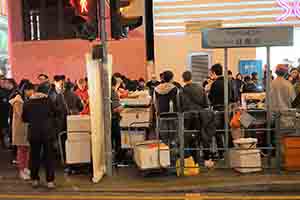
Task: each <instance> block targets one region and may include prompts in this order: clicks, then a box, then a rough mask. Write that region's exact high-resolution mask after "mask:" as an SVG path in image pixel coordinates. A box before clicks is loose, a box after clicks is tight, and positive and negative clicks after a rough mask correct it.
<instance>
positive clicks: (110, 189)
mask: <svg viewBox="0 0 300 200" xmlns="http://www.w3.org/2000/svg"><path fill="white" fill-rule="evenodd" d="M1 157H2V159H1V160H2V162H1V165H0V193H2V194H3V193H27V192H28V193H32V192H44V191H47V190H46V189H45V188H41V189H38V190H33V189H32V188H31V185H30V182H25V181H22V180H20V179H19V178H18V175H17V170H16V167H15V166H12V165H11V164H10V163H9V162H3V161H4V160H5V158H3V156H2V153H1ZM42 171H43V170H42ZM42 174H44V172H42ZM43 177H44V176H42V180H41V181H44V179H43ZM56 184H57V189H56V190H55V192H70V193H77V192H80V193H85V192H91V193H97V192H106V193H155V192H156V193H168V192H182V193H190V192H197V193H206V192H222V193H228V192H240V193H242V192H300V173H297V172H289V173H287V172H284V173H282V174H276V173H275V172H272V171H266V170H265V171H263V172H260V173H253V174H239V173H236V172H234V171H233V170H230V169H213V170H209V171H207V170H204V169H203V170H201V172H200V175H199V176H194V177H176V176H175V175H170V174H169V175H167V174H164V175H162V174H156V175H152V176H147V177H145V176H143V175H142V174H141V173H140V172H139V171H138V169H137V168H120V169H119V170H115V174H114V176H113V177H108V176H105V177H104V178H103V180H101V181H100V183H98V184H94V183H92V181H91V176H90V175H84V174H81V175H65V174H64V173H63V170H62V169H60V170H58V171H57V173H56Z"/></svg>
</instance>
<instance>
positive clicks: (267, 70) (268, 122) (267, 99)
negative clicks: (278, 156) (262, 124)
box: [266, 47, 272, 167]
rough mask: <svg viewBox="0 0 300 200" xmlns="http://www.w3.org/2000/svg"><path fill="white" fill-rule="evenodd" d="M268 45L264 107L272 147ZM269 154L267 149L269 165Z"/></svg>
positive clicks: (269, 163)
mask: <svg viewBox="0 0 300 200" xmlns="http://www.w3.org/2000/svg"><path fill="white" fill-rule="evenodd" d="M270 50H271V49H270V47H267V69H266V81H267V82H266V108H267V129H268V131H267V143H268V147H269V148H270V147H272V141H271V131H270V129H271V123H272V115H271V110H270V99H271V96H270V89H271V74H270V66H271V65H270V63H271V62H270V54H271V53H270ZM271 155H272V150H268V165H269V167H271V164H272V163H271V162H272V161H271Z"/></svg>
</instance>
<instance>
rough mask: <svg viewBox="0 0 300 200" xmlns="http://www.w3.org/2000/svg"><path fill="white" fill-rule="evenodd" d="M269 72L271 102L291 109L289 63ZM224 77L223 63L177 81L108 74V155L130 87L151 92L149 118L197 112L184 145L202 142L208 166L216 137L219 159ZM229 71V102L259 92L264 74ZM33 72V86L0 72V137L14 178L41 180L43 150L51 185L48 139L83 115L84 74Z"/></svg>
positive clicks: (293, 77)
mask: <svg viewBox="0 0 300 200" xmlns="http://www.w3.org/2000/svg"><path fill="white" fill-rule="evenodd" d="M275 72H276V75H277V78H276V79H275V80H273V82H272V84H271V105H272V106H273V107H274V108H277V109H278V108H280V109H288V108H292V107H293V104H295V100H297V98H296V97H297V96H298V95H299V94H300V75H299V71H298V69H291V70H290V71H288V66H286V65H278V66H277V68H276V71H275ZM223 75H224V73H223V67H222V65H220V64H215V65H213V66H212V67H211V68H210V73H209V77H208V78H207V80H206V81H204V82H203V84H202V85H201V84H198V83H194V82H193V77H192V72H190V71H185V72H184V73H183V74H182V76H181V78H182V83H183V84H182V85H181V84H180V83H178V82H176V81H174V74H173V72H172V71H165V72H163V73H161V74H160V80H158V79H157V78H156V76H155V75H153V76H152V77H151V80H149V81H145V79H143V78H140V79H139V80H130V79H129V78H127V77H126V76H124V75H122V74H120V73H115V74H114V75H113V77H112V80H111V86H112V88H111V89H112V90H111V108H112V143H113V149H114V152H115V159H116V160H117V161H119V160H122V159H123V156H124V154H123V153H122V150H121V128H120V120H121V112H122V111H123V109H124V107H123V105H121V103H120V99H121V98H135V97H134V96H132V95H133V94H132V93H131V92H133V91H142V90H148V91H149V95H150V96H151V97H152V103H153V104H152V109H153V112H152V113H154V116H153V119H155V118H158V117H159V118H168V117H174V115H173V114H174V113H176V112H199V113H192V114H190V115H187V116H186V118H185V122H184V126H185V128H186V129H189V130H199V134H192V135H191V136H189V137H187V138H186V145H187V146H189V147H199V145H200V142H201V144H202V145H203V147H204V148H205V149H206V150H204V151H203V153H204V160H205V166H207V167H212V166H213V164H214V162H213V159H215V158H214V156H215V155H213V154H212V153H211V152H210V151H209V150H207V149H209V147H210V145H211V142H212V137H213V136H215V137H216V142H217V146H218V148H219V151H218V154H217V156H218V159H223V158H224V155H223V154H224V139H223V137H224V135H223V134H222V133H218V134H216V129H224V114H223V113H222V112H223V111H224V76H223ZM228 77H229V82H228V84H229V85H228V94H229V103H236V104H239V103H240V101H241V94H242V93H249V92H260V91H263V90H264V88H265V87H264V85H265V81H264V80H265V78H264V79H263V80H262V81H260V80H259V78H258V74H257V73H256V72H253V73H252V74H251V76H245V77H243V76H242V75H241V74H237V75H236V76H235V77H233V75H232V73H231V72H230V71H229V72H228ZM37 78H38V84H33V83H32V82H31V81H30V80H26V79H24V80H22V81H21V82H20V83H19V84H17V83H16V82H15V81H14V80H13V79H7V78H4V77H1V78H0V112H1V115H0V136H1V142H2V145H3V147H4V148H13V149H14V151H13V152H14V155H13V156H14V160H15V163H16V164H17V167H18V172H19V176H20V178H22V179H24V180H29V179H31V180H32V184H33V186H34V187H38V186H39V185H40V177H39V169H40V166H41V163H42V159H41V153H42V152H43V154H44V159H45V167H46V181H47V186H48V187H49V188H54V187H55V184H54V180H55V167H54V166H55V164H54V161H55V145H54V144H55V142H56V139H57V135H58V134H59V133H61V132H63V131H66V130H67V116H68V115H80V114H81V115H88V114H89V113H90V108H89V94H88V84H87V83H88V80H87V78H82V79H80V80H78V81H75V83H72V82H71V81H70V80H69V79H66V77H65V76H64V75H56V76H54V77H53V80H52V81H50V79H49V77H48V76H47V75H46V74H40V75H39V76H38V77H37ZM299 102H300V99H299ZM296 103H297V102H296ZM297 106H299V104H297ZM206 108H212V109H206ZM212 110H213V112H212ZM203 111H205V112H203ZM216 113H217V114H216ZM218 113H219V114H218ZM168 123H169V124H155V120H153V124H154V126H155V125H159V126H165V127H167V129H172V128H173V129H177V128H178V127H176V124H174V121H172V120H170V121H169V122H168ZM160 128H162V127H160ZM200 130H202V131H200ZM172 137H173V138H172ZM161 139H162V140H174V141H176V139H177V138H176V137H175V136H174V134H173V136H170V134H167V135H164V134H163V133H162V134H161ZM64 140H66V138H64ZM175 143H176V142H175ZM186 156H192V157H193V158H194V160H195V161H197V162H198V161H199V154H198V153H195V151H192V152H188V151H187V152H186ZM30 161H31V162H30ZM29 162H30V163H29ZM29 168H30V169H29Z"/></svg>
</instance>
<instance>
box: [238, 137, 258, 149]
mask: <svg viewBox="0 0 300 200" xmlns="http://www.w3.org/2000/svg"><path fill="white" fill-rule="evenodd" d="M257 141H258V140H257V139H256V138H240V139H237V140H234V141H233V143H234V144H235V145H236V146H238V147H239V148H241V149H255V148H256V145H257Z"/></svg>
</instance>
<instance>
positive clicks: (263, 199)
mask: <svg viewBox="0 0 300 200" xmlns="http://www.w3.org/2000/svg"><path fill="white" fill-rule="evenodd" d="M197 199H201V200H300V196H246V195H244V196H200V197H198V198H197V197H191V198H187V199H186V200H197Z"/></svg>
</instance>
